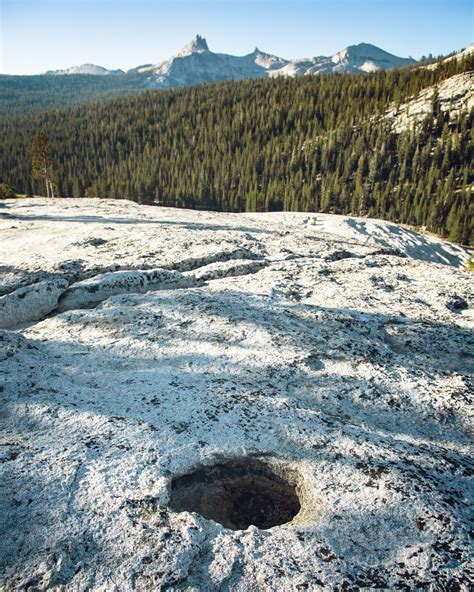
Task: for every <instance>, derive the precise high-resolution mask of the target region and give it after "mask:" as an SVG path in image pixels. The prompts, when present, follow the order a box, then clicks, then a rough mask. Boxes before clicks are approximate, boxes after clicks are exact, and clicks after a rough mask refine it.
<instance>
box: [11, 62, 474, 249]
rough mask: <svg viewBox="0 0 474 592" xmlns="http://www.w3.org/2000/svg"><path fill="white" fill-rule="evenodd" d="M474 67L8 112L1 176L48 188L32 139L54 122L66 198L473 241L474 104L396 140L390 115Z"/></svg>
mask: <svg viewBox="0 0 474 592" xmlns="http://www.w3.org/2000/svg"><path fill="white" fill-rule="evenodd" d="M472 68H473V63H472V59H469V58H468V59H465V60H459V61H458V60H453V61H451V62H448V63H446V64H441V65H440V66H439V67H438V68H436V69H421V68H407V69H400V70H391V71H388V72H378V73H373V74H367V75H360V74H356V75H349V74H330V75H321V76H314V77H309V76H308V77H303V78H296V79H289V78H285V79H283V78H280V79H265V80H247V81H242V82H226V83H220V84H214V85H206V86H196V87H191V88H186V89H179V90H172V91H149V92H146V93H143V94H140V95H135V96H132V97H128V98H123V99H118V100H114V101H110V102H102V103H98V104H94V105H88V106H82V107H75V108H68V109H57V110H52V111H49V112H47V113H43V114H41V113H38V114H24V115H17V116H14V115H9V116H3V117H2V118H0V146H1V148H0V182H1V181H4V182H8V183H10V184H11V185H12V186H13V187H14V189H15V190H16V191H17V192H18V193H33V192H34V193H35V194H38V193H39V194H41V193H44V188H43V187H42V185H41V184H40V182H39V181H36V180H32V179H31V156H30V148H31V142H32V138H33V136H34V134H35V133H36V131H37V130H38V129H43V130H44V131H45V133H46V134H47V136H48V137H49V139H50V142H51V146H52V149H53V173H54V174H55V177H56V178H55V182H56V185H57V187H58V189H59V193H60V195H62V196H66V197H67V196H74V197H80V196H84V195H97V196H99V197H108V198H127V199H132V200H135V201H139V202H142V203H150V204H151V203H159V204H162V205H172V206H182V207H191V208H198V207H199V208H207V209H215V210H224V211H231V212H236V211H266V210H281V209H285V210H303V211H318V212H334V213H342V214H352V215H358V216H366V215H368V216H374V217H378V218H385V219H389V220H392V221H396V222H401V223H406V224H412V225H416V226H426V227H427V228H428V229H429V230H431V231H433V232H436V233H438V234H440V235H442V236H446V237H449V239H450V240H453V241H457V242H461V243H464V244H472V242H473V239H474V237H473V228H472V220H473V205H472V192H471V186H472V185H473V184H474V171H473V168H472V165H471V163H472V160H473V159H472V157H473V148H472V146H473V143H472V129H473V128H472V121H473V114H472V113H463V114H460V115H459V117H458V118H457V119H456V120H454V121H453V120H451V121H450V120H449V119H448V117H447V115H443V114H441V113H440V112H439V109H438V106H437V101H436V100H434V101H433V102H432V103H433V104H432V114H431V116H430V117H428V118H427V120H426V122H425V124H424V125H422V126H420V127H419V128H417V129H411V130H407V131H406V132H404V133H402V134H400V135H397V134H395V133H393V132H392V131H391V129H390V125H389V122H387V120H386V119H385V118H384V117H382V114H383V113H384V111H385V110H386V109H387V108H388V107H389V105H390V104H392V103H393V102H395V103H398V104H401V103H403V102H405V101H406V100H407V99H408V98H409V97H411V96H413V95H416V94H417V93H418V92H419V91H420V90H422V89H423V88H425V87H427V86H431V85H433V84H436V83H439V82H441V81H442V80H444V79H446V78H448V77H449V76H452V75H453V74H456V73H459V72H463V71H467V70H469V69H472Z"/></svg>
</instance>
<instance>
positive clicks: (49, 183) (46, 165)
mask: <svg viewBox="0 0 474 592" xmlns="http://www.w3.org/2000/svg"><path fill="white" fill-rule="evenodd" d="M31 163H32V175H33V179H42V180H43V181H44V183H45V186H46V196H47V197H54V196H55V195H54V193H55V192H54V189H55V184H54V182H53V179H52V176H53V174H52V168H53V164H52V156H51V148H50V145H49V140H48V137H47V136H46V134H45V133H44V132H43V131H42V130H39V131H38V132H37V133H36V136H35V138H34V140H33V145H32V147H31Z"/></svg>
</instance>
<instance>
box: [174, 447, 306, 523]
mask: <svg viewBox="0 0 474 592" xmlns="http://www.w3.org/2000/svg"><path fill="white" fill-rule="evenodd" d="M304 492H305V487H304V486H303V483H302V477H301V475H300V474H299V473H298V471H296V470H295V469H294V468H291V467H289V466H285V465H283V464H281V463H279V462H272V461H269V460H267V459H266V460H259V459H256V458H247V457H243V458H238V459H232V460H227V461H224V462H219V463H216V464H213V465H209V466H204V467H199V468H196V469H195V470H193V471H191V472H189V473H186V474H184V475H180V476H177V477H175V478H174V479H173V480H172V481H171V484H170V487H169V493H170V502H169V507H170V509H171V510H173V511H175V512H196V513H197V514H200V515H201V516H203V517H204V518H206V519H208V520H213V521H215V522H218V523H219V524H222V526H224V527H226V528H230V529H232V530H245V529H246V528H248V527H249V526H251V525H253V526H256V527H257V528H260V529H269V528H272V527H274V526H278V525H282V524H290V523H292V522H294V523H301V522H302V521H304V517H305V515H306V514H308V513H311V510H312V508H310V507H308V506H311V505H312V504H309V503H308V504H305V495H304Z"/></svg>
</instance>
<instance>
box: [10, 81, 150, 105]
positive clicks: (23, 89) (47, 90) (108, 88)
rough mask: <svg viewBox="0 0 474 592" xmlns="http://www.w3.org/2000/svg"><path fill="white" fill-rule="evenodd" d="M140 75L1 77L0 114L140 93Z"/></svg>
mask: <svg viewBox="0 0 474 592" xmlns="http://www.w3.org/2000/svg"><path fill="white" fill-rule="evenodd" d="M140 86H142V82H141V79H140V77H139V76H137V75H133V74H127V75H125V76H91V75H87V74H75V75H74V76H45V75H44V74H42V75H38V76H6V75H4V74H3V75H1V74H0V113H21V112H25V111H32V110H35V111H39V110H46V109H52V108H55V107H60V106H64V105H76V104H84V103H91V102H93V101H99V100H106V99H111V98H114V97H119V96H125V95H129V94H132V93H137V92H140V90H141V89H140Z"/></svg>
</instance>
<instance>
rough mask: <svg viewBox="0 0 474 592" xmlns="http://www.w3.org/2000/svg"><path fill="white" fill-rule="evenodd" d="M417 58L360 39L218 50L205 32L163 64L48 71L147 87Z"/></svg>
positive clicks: (360, 67) (352, 68) (354, 69)
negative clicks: (235, 52) (332, 48)
mask: <svg viewBox="0 0 474 592" xmlns="http://www.w3.org/2000/svg"><path fill="white" fill-rule="evenodd" d="M415 63H416V60H414V59H413V58H401V57H398V56H395V55H393V54H391V53H388V52H386V51H384V50H383V49H380V48H379V47H376V46H375V45H371V44H370V43H359V44H358V45H350V46H349V47H346V48H344V49H341V50H340V51H338V52H337V53H335V54H334V55H332V56H317V57H312V58H306V59H297V60H287V59H285V58H281V57H278V56H275V55H272V54H268V53H265V52H263V51H260V50H259V49H258V48H257V47H256V48H255V50H254V51H253V52H252V53H249V54H247V55H245V56H232V55H228V54H224V53H214V52H212V51H210V50H209V47H208V45H207V42H206V40H205V39H204V38H203V37H201V36H200V35H196V37H195V38H194V39H193V40H192V41H191V42H190V43H188V44H187V45H185V46H184V47H183V49H182V50H181V51H180V52H179V53H178V55H177V56H173V57H171V58H169V59H168V60H165V61H164V62H161V63H160V64H145V65H142V66H138V67H137V68H132V69H131V70H129V71H128V72H127V73H125V72H124V71H123V70H107V69H106V68H103V67H102V66H96V65H94V64H83V65H81V66H73V67H71V68H67V69H65V70H52V71H49V72H46V75H49V76H53V75H54V76H57V75H70V74H92V75H96V76H126V75H138V76H140V77H142V78H143V86H145V87H147V88H173V87H177V86H188V85H191V84H200V83H205V82H218V81H223V80H242V79H244V78H265V77H267V76H304V75H309V74H331V73H336V72H351V73H358V72H375V71H377V70H389V69H391V68H398V67H401V66H408V65H410V64H415Z"/></svg>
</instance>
